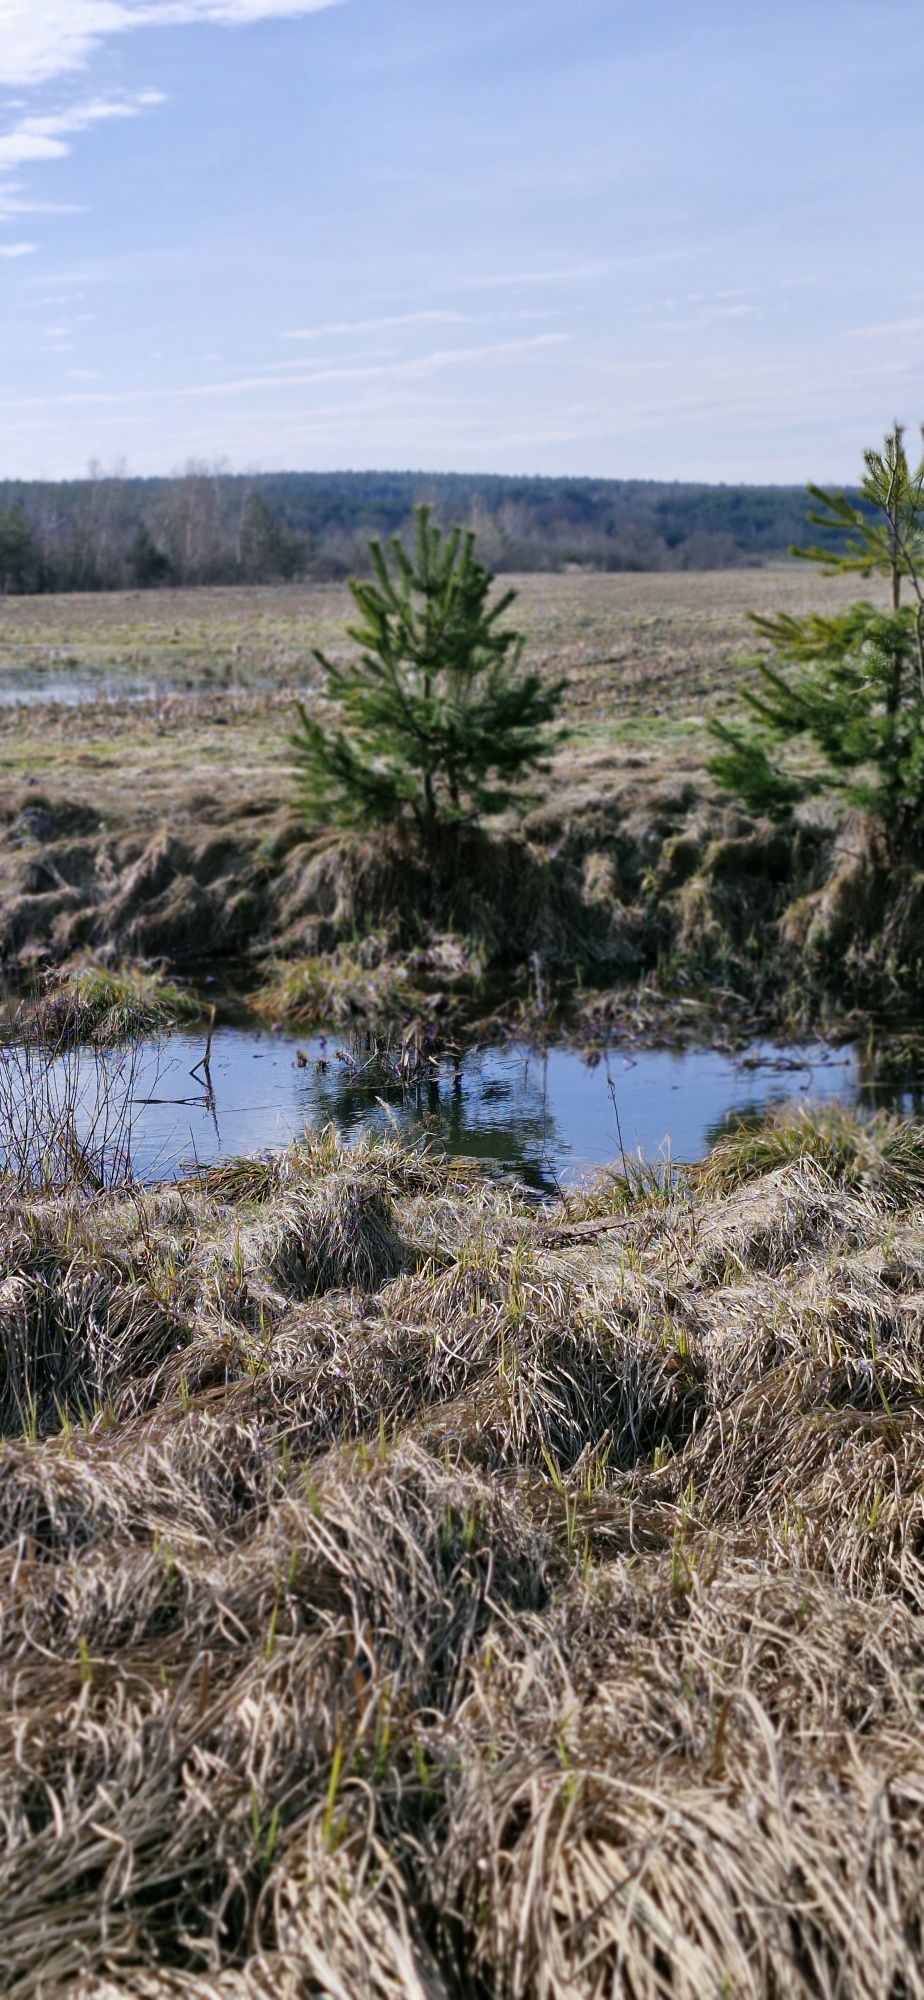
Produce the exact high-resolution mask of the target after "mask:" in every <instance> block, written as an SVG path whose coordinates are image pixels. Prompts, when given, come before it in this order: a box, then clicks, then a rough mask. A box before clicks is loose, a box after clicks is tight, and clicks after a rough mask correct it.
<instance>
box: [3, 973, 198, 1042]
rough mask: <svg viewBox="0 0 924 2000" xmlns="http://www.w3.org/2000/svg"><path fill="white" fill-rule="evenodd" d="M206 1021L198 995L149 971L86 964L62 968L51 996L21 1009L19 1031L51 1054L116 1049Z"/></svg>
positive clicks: (46, 994) (50, 988) (52, 984)
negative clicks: (188, 1023) (184, 1024)
mask: <svg viewBox="0 0 924 2000" xmlns="http://www.w3.org/2000/svg"><path fill="white" fill-rule="evenodd" d="M201 1015H202V1007H201V1004H200V1002H199V1001H198V1000H197V999H196V997H195V995H194V994H193V993H191V992H190V991H189V990H188V989H187V988H184V987H180V986H176V985H175V984H174V983H173V982H172V981H171V980H168V979H164V978H162V977H161V976H160V975H159V974H158V973H155V972H151V971H149V970H148V969H147V968H146V967H144V966H141V965H131V964H124V965H120V966H117V967H110V966H104V965H98V964H95V963H93V962H92V961H90V960H87V961H76V962H75V963H73V964H71V965H65V966H62V967H59V968H57V969H56V971H55V973H54V975H53V978H52V980H51V982H50V984H49V985H48V988H47V990H46V991H45V992H44V993H42V994H41V995H40V996H39V998H38V999H35V1000H32V1001H27V1002H25V1003H23V1005H22V1006H21V1007H20V1008H19V1010H18V1012H17V1018H16V1022H15V1030H16V1033H17V1034H18V1035H20V1036H27V1037H28V1038H29V1039H30V1040H31V1041H32V1042H33V1043H34V1044H36V1045H39V1046H42V1047H45V1048H48V1049H51V1050H58V1049H73V1048H78V1047H80V1046H81V1045H83V1044H87V1043H88V1044H91V1045H93V1046H94V1047H96V1048H114V1047H115V1046H117V1045H118V1044H119V1043H120V1042H127V1041H130V1040H132V1039H133V1038H134V1037H137V1036H141V1035H152V1034H157V1033H159V1032H161V1031H165V1030H167V1029H168V1028H175V1027H178V1026H179V1025H180V1024H181V1023H182V1022H184V1021H195V1020H199V1019H200V1018H201Z"/></svg>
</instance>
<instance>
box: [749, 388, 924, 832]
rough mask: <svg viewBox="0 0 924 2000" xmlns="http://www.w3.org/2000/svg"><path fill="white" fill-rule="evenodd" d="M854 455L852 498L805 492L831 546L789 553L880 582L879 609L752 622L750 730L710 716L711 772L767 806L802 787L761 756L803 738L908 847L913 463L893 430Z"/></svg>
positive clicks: (921, 580) (920, 804)
mask: <svg viewBox="0 0 924 2000" xmlns="http://www.w3.org/2000/svg"><path fill="white" fill-rule="evenodd" d="M865 461H866V477H865V479H864V481H863V485H862V489H861V499H860V503H859V504H856V503H855V502H854V501H852V500H850V499H849V498H848V497H847V496H846V494H842V493H826V492H824V491H823V490H822V488H820V487H817V486H811V487H809V492H810V494H811V495H812V498H813V499H814V501H815V503H816V509H815V512H813V513H812V514H810V515H809V519H810V520H811V521H812V522H813V524H814V525H815V526H817V527H821V528H823V529H824V530H825V531H826V532H827V534H828V535H829V536H830V535H833V536H835V537H836V538H837V542H838V543H839V549H838V547H837V546H834V548H833V550H832V547H831V546H828V547H817V546H816V547H811V548H806V549H796V550H794V551H793V554H795V555H799V556H801V557H803V558H804V559H805V560H807V561H809V562H815V563H819V564H821V565H822V566H823V568H824V570H825V573H826V574H827V575H837V574H843V573H854V574H857V575H860V576H863V577H869V576H881V577H884V578H886V579H887V580H888V582H889V585H890V596H891V603H890V607H889V609H888V610H887V611H880V610H877V608H876V607H875V606H874V605H872V604H870V603H868V602H867V601H866V600H865V599H862V600H860V601H859V602H858V603H855V604H852V605H850V607H849V608H848V610H846V611H844V612H840V613H837V614H836V615H833V616H831V617H822V616H821V615H820V614H819V613H817V612H810V613H809V614H808V616H807V617H804V618H795V617H792V616H790V615H789V614H788V613H782V614H780V616H778V617H776V618H755V620H754V624H755V626H756V628H757V630H758V631H759V632H761V633H762V634H763V635H764V637H765V638H767V639H769V640H770V641H771V643H772V645H773V648H774V655H775V657H774V659H773V661H772V662H768V661H762V662H761V663H760V667H759V674H760V684H759V687H758V688H757V690H756V691H755V692H754V693H751V694H748V695H746V696H745V699H746V701H747V703H748V705H749V707H750V708H751V710H752V713H753V714H754V715H755V716H756V718H757V725H758V726H757V728H756V729H752V730H751V731H747V730H743V729H741V728H739V727H735V726H734V725H731V724H728V723H724V722H721V721H716V722H714V723H713V724H712V725H711V727H712V733H713V735H714V736H715V737H717V738H718V740H719V742H720V744H721V746H722V748H721V750H720V752H719V754H718V755H717V756H716V757H715V758H714V759H713V762H712V765H711V769H712V772H713V775H714V776H715V777H716V778H717V779H718V780H719V782H720V784H721V785H722V786H723V787H724V788H725V789H727V790H729V791H732V792H737V793H738V794H739V796H740V797H742V798H743V799H744V800H745V801H746V803H747V804H749V805H751V806H752V807H753V808H754V809H755V810H759V811H767V810H771V811H772V810H774V809H775V808H777V807H783V806H786V805H788V804H790V803H791V802H792V800H793V799H795V798H798V797H800V796H801V795H803V794H804V793H806V792H807V791H808V790H810V789H811V788H812V787H811V785H810V783H809V781H808V780H805V781H800V780H799V779H797V778H795V777H794V776H793V774H792V773H791V772H790V773H787V772H786V771H785V769H781V768H780V767H779V766H778V765H777V764H775V763H774V761H773V759H772V756H771V752H772V751H773V750H774V748H775V747H776V746H779V745H782V744H784V743H786V742H788V741H790V740H791V739H792V738H793V737H803V738H805V739H807V740H808V741H809V742H810V743H812V744H813V745H814V747H815V749H816V750H818V751H819V752H820V753H821V756H822V759H823V763H824V776H823V779H822V782H823V783H825V784H827V785H828V786H831V787H838V788H840V789H842V790H844V791H845V792H846V793H847V795H848V797H850V798H853V799H854V800H856V801H857V802H858V803H861V804H864V805H866V806H867V807H869V808H870V809H871V810H873V811H874V812H876V813H877V814H879V815H880V816H881V818H882V820H883V822H884V825H885V828H886V832H887V834H888V836H889V839H890V841H891V843H892V846H893V848H895V847H901V846H907V845H908V844H909V842H919V841H920V838H921V831H922V819H924V459H922V461H921V463H920V464H919V465H918V467H917V468H916V470H915V471H912V470H911V468H910V466H909V463H908V458H907V455H906V452H905V448H904V444H903V441H902V431H901V427H900V426H899V425H896V426H895V429H894V431H891V432H890V433H889V435H888V436H887V438H886V440H885V445H884V448H883V450H882V451H881V452H877V451H868V452H866V454H865ZM816 782H817V781H816Z"/></svg>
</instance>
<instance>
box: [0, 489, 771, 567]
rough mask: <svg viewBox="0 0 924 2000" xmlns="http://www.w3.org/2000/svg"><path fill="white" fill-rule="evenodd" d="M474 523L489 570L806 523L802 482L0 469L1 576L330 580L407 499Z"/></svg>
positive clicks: (757, 558)
mask: <svg viewBox="0 0 924 2000" xmlns="http://www.w3.org/2000/svg"><path fill="white" fill-rule="evenodd" d="M419 500H427V501H429V503H430V504H431V506H432V507H433V509H434V512H435V514H436V516H437V518H438V519H439V520H441V521H443V522H449V521H463V522H465V523H466V524H468V525H469V526H471V527H472V528H474V529H475V530H476V531H477V534H478V546H479V553H480V554H481V556H482V559H483V560H484V561H485V562H486V563H487V564H488V566H489V567H490V568H491V569H494V570H501V571H503V570H508V571H509V570H561V569H566V568H568V567H570V566H574V565H578V566H581V567H586V568H588V569H599V570H658V569H723V568H731V567H734V566H736V565H740V564H748V563H760V562H763V561H766V560H767V559H768V558H772V557H774V556H780V555H783V554H784V553H785V551H786V550H787V549H788V548H789V546H790V545H791V543H793V542H798V541H799V540H801V539H802V538H803V537H804V534H805V515H806V504H807V503H806V496H805V493H804V492H803V490H802V488H801V487H789V486H705V485H686V484H679V483H677V484H670V485H669V484H666V483H660V482H658V481H655V480H638V479H631V480H630V479H625V480H620V479H531V478H522V479H519V478H507V477H502V476H499V475H490V476H484V477H475V476H471V477H469V476H467V475H463V474H458V473H445V474H422V473H413V472H395V473H390V472H343V473H327V472H275V473H263V474H259V475H253V476H248V475H237V474H231V473H227V472H224V471H213V470H210V469H209V468H207V467H203V466H190V467H189V468H188V469H187V470H186V471H185V472H184V473H182V474H178V475H177V476H176V477H173V478H169V479H134V478H130V477H120V476H110V475H103V474H94V473H91V474H90V475H89V476H88V477H87V478H86V479H75V480H68V481H64V482H55V483H52V482H50V481H48V482H46V481H24V480H5V481H0V589H2V590H4V591H11V590H12V591H56V590H117V589H122V588H126V587H139V586H141V587H152V586H154V585H157V584H166V583H173V584H203V583H272V582H275V581H279V580H286V579H294V578H298V577H309V578H315V579H318V580H324V579H336V578H339V577H343V576H346V575H348V574H349V573H350V572H351V571H355V570H357V569H359V570H361V569H362V568H363V567H364V566H365V563H366V545H367V542H368V539H369V536H370V535H372V534H380V535H389V534H395V533H399V534H400V533H403V532H404V530H405V529H406V528H407V525H408V522H409V518H410V515H411V512H412V509H413V507H414V505H415V503H416V502H417V501H419Z"/></svg>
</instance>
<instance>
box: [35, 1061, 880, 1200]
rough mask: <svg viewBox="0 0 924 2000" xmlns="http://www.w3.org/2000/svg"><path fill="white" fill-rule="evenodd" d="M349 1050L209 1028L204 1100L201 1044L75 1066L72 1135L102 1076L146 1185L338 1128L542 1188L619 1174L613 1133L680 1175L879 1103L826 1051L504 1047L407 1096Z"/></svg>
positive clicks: (853, 1064)
mask: <svg viewBox="0 0 924 2000" xmlns="http://www.w3.org/2000/svg"><path fill="white" fill-rule="evenodd" d="M346 1047H347V1045H346V1044H345V1043H344V1042H343V1041H338V1039H337V1038H336V1037H323V1036H317V1037H314V1038H311V1039H307V1038H304V1037H302V1038H299V1037H296V1036H290V1035H282V1034H272V1033H270V1032H268V1031H266V1030H261V1029H258V1028H252V1027H223V1028H219V1029H218V1030H217V1031H216V1033H215V1036H214V1041H213V1044H212V1051H211V1061H210V1078H211V1091H210V1092H209V1091H207V1090H206V1088H205V1085H204V1081H203V1078H202V1075H201V1073H200V1074H193V1073H192V1072H193V1071H194V1069H195V1066H196V1064H197V1063H199V1062H200V1061H201V1058H202V1054H203V1038H202V1036H201V1035H190V1034H185V1033H184V1034H175V1035H171V1036H169V1037H167V1038H166V1039H164V1040H161V1041H159V1042H151V1043H143V1044H141V1045H140V1047H139V1048H137V1049H135V1050H134V1051H132V1052H131V1053H130V1054H127V1053H126V1052H124V1051H123V1052H121V1053H117V1054H115V1055H113V1056H111V1057H107V1058H105V1059H101V1058H99V1057H96V1058H93V1057H91V1056H89V1055H85V1056H82V1057H81V1058H80V1063H81V1075H82V1089H83V1105H82V1109H81V1112H80V1114H79V1116H78V1125H79V1126H80V1125H82V1126H83V1127H84V1128H86V1127H87V1125H92V1121H93V1118H94V1116H98V1111H97V1110H96V1106H97V1105H98V1101H99V1090H100V1082H99V1079H100V1075H101V1073H102V1075H103V1076H104V1078H105V1079H107V1084H106V1087H107V1089H109V1090H110V1111H109V1114H108V1115H109V1116H110V1117H111V1104H112V1102H113V1101H117V1100H118V1097H119V1092H120V1090H121V1091H122V1093H123V1095H124V1096H127V1097H128V1098H129V1099H130V1105H131V1108H130V1113H129V1116H130V1126H131V1130H130V1144H131V1156H132V1163H133V1167H134V1171H135V1172H136V1173H137V1174H138V1175H139V1176H140V1177H141V1178H143V1179H144V1180H152V1179H157V1178H165V1179H168V1178H175V1177H177V1176H179V1175H182V1174H183V1173H184V1172H185V1171H187V1170H188V1169H189V1167H190V1166H191V1165H192V1164H194V1163H195V1162H197V1161H198V1162H199V1163H200V1164H203V1165H205V1164H210V1163H212V1162H214V1161H216V1160H220V1159H226V1158H229V1157H231V1156H233V1155H236V1154H241V1153H254V1152H260V1151H262V1150H264V1149H265V1148H269V1147H273V1146H279V1145H284V1144H286V1143H287V1142H288V1141H289V1140H290V1139H292V1138H295V1137H297V1136H298V1135H299V1134H300V1133H303V1132H305V1131H306V1130H309V1131H310V1130H319V1129H320V1128H321V1127H323V1126H324V1125H326V1124H328V1123H333V1124H334V1125H335V1126H336V1127H337V1128H338V1130H339V1131H340V1132H342V1133H343V1135H344V1137H345V1138H346V1139H347V1140H355V1139H357V1138H359V1137H360V1136H361V1135H362V1134H363V1133H366V1132H369V1131H373V1132H376V1133H383V1134H384V1133H389V1132H391V1133H396V1134H398V1135H400V1136H401V1137H402V1138H404V1139H406V1140H411V1141H419V1140H421V1139H423V1138H429V1139H430V1140H431V1141H432V1143H433V1144H434V1146H436V1147H438V1148H439V1149H441V1150H445V1151H448V1152H450V1153H453V1154H465V1155H469V1156H472V1157H475V1158H479V1159H483V1160H489V1161H495V1162H497V1163H498V1164H501V1165H503V1166H504V1167H506V1168H508V1169H510V1170H513V1171H516V1172H517V1173H519V1174H521V1175H522V1176H524V1178H526V1179H527V1180H528V1181H529V1182H531V1183H532V1184H533V1185H534V1186H543V1187H548V1188H551V1187H554V1186H555V1185H556V1184H560V1185H562V1186H566V1185H568V1184H569V1183H574V1182H575V1181H578V1180H580V1179H581V1178H583V1177H585V1176H586V1175H588V1174H589V1173H591V1172H593V1170H594V1169H595V1168H597V1167H600V1166H602V1165H604V1164H605V1163H607V1162H609V1161H612V1160H614V1159H617V1158H618V1157H619V1152H620V1133H621V1142H622V1145H623V1146H624V1147H625V1150H626V1152H627V1153H639V1152H641V1153H642V1154H643V1155H644V1156H645V1157H646V1158H654V1157H656V1156H657V1155H659V1154H660V1155H661V1156H662V1157H663V1156H666V1155H668V1154H669V1155H670V1157H671V1158H673V1159H674V1160H676V1161H684V1160H687V1161H690V1160H695V1159H699V1158H701V1157H702V1155H703V1153H704V1152H706V1151H707V1150H708V1147H709V1145H710V1144H711V1143H712V1141H713V1140H714V1138H715V1137H716V1136H717V1135H718V1134H719V1133H720V1132H721V1131H722V1130H724V1129H727V1128H728V1126H729V1125H733V1124H735V1123H736V1122H737V1121H738V1120H739V1119H741V1118H746V1117H748V1116H749V1115H753V1114H755V1113H759V1112H761V1111H764V1110H766V1109H767V1108H768V1107H770V1106H772V1105H773V1104H778V1103H783V1102H785V1101H786V1100H787V1099H800V1100H809V1099H814V1100H816V1101H818V1100H821V1099H830V1098H837V1099H841V1100H844V1101H846V1102H848V1103H851V1104H856V1103H865V1104H867V1105H870V1104H872V1103H873V1102H875V1101H876V1098H877V1093H876V1092H875V1091H874V1090H873V1089H872V1088H871V1086H870V1085H869V1084H868V1083H867V1082H866V1081H865V1080H864V1076H863V1074H862V1070H861V1065H860V1064H859V1062H858V1059H857V1056H856V1054H855V1052H854V1051H853V1050H852V1049H849V1048H841V1049H831V1048H828V1047H827V1046H825V1045H824V1044H822V1043H812V1044H807V1045H804V1046H798V1047H796V1046H792V1045H790V1046H785V1047H784V1046H781V1045H779V1044H776V1043H770V1042H757V1043H754V1044H753V1045H752V1046H751V1047H749V1048H747V1049H745V1050H743V1051H739V1052H738V1053H736V1054H734V1055H732V1054H728V1053H727V1052H724V1051H721V1050H717V1049H690V1050H684V1051H674V1050H668V1049H647V1050H646V1049H641V1050H640V1049H637V1048H633V1049H631V1050H620V1049H619V1048H612V1049H610V1050H609V1051H608V1052H607V1053H606V1055H605V1056H603V1057H601V1058H600V1059H599V1060H597V1061H596V1062H594V1063H590V1062H588V1061H587V1060H586V1059H585V1058H583V1057H582V1056H581V1055H580V1054H579V1053H578V1052H577V1051H576V1050H574V1049H571V1048H568V1047H558V1048H553V1049H551V1050H549V1052H548V1055H547V1056H546V1057H545V1059H543V1057H542V1055H541V1054H540V1053H537V1052H536V1051H535V1050H534V1049H531V1048H529V1047H527V1046H526V1045H525V1044H518V1043H509V1044H506V1045H504V1046H499V1047H490V1048H483V1049H480V1050H477V1051H473V1052H470V1053H466V1054H465V1056H464V1057H463V1058H461V1059H457V1060H454V1059H453V1058H446V1059H444V1060H442V1061H441V1062H440V1065H439V1067H438V1068H437V1069H436V1071H435V1072H434V1075H433V1077H432V1080H430V1081H427V1082H424V1083H423V1084H420V1085H414V1086H410V1087H402V1086H401V1085H400V1084H395V1083H389V1082H388V1081H387V1080H386V1079H384V1078H383V1077H382V1075H381V1073H371V1074H369V1075H362V1074H360V1075H356V1074H355V1073H354V1069H353V1063H355V1061H357V1060H358V1061H360V1062H361V1061H363V1060H364V1051H361V1050H360V1051H358V1053H357V1051H356V1049H355V1048H354V1050H353V1061H352V1063H351V1062H350V1061H347V1060H346V1059H345V1050H346ZM70 1060H71V1065H72V1068H73V1061H74V1059H73V1058H71V1059H70ZM101 1064H102V1071H101V1068H100V1065H101ZM614 1099H615V1103H614ZM889 1101H890V1102H891V1103H893V1104H895V1105H896V1106H899V1107H900V1106H901V1105H902V1104H903V1103H904V1106H905V1108H909V1103H910V1100H909V1096H908V1092H907V1091H906V1092H904V1093H903V1092H902V1090H901V1089H898V1090H896V1089H894V1088H893V1089H892V1091H891V1093H890V1097H889ZM617 1113H618V1126H617Z"/></svg>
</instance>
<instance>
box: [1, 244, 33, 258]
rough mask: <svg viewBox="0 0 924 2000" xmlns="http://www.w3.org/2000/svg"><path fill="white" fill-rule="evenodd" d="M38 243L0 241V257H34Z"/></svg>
mask: <svg viewBox="0 0 924 2000" xmlns="http://www.w3.org/2000/svg"><path fill="white" fill-rule="evenodd" d="M37 249H38V244H37V243H0V257H34V255H35V252H36V250H37Z"/></svg>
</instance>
